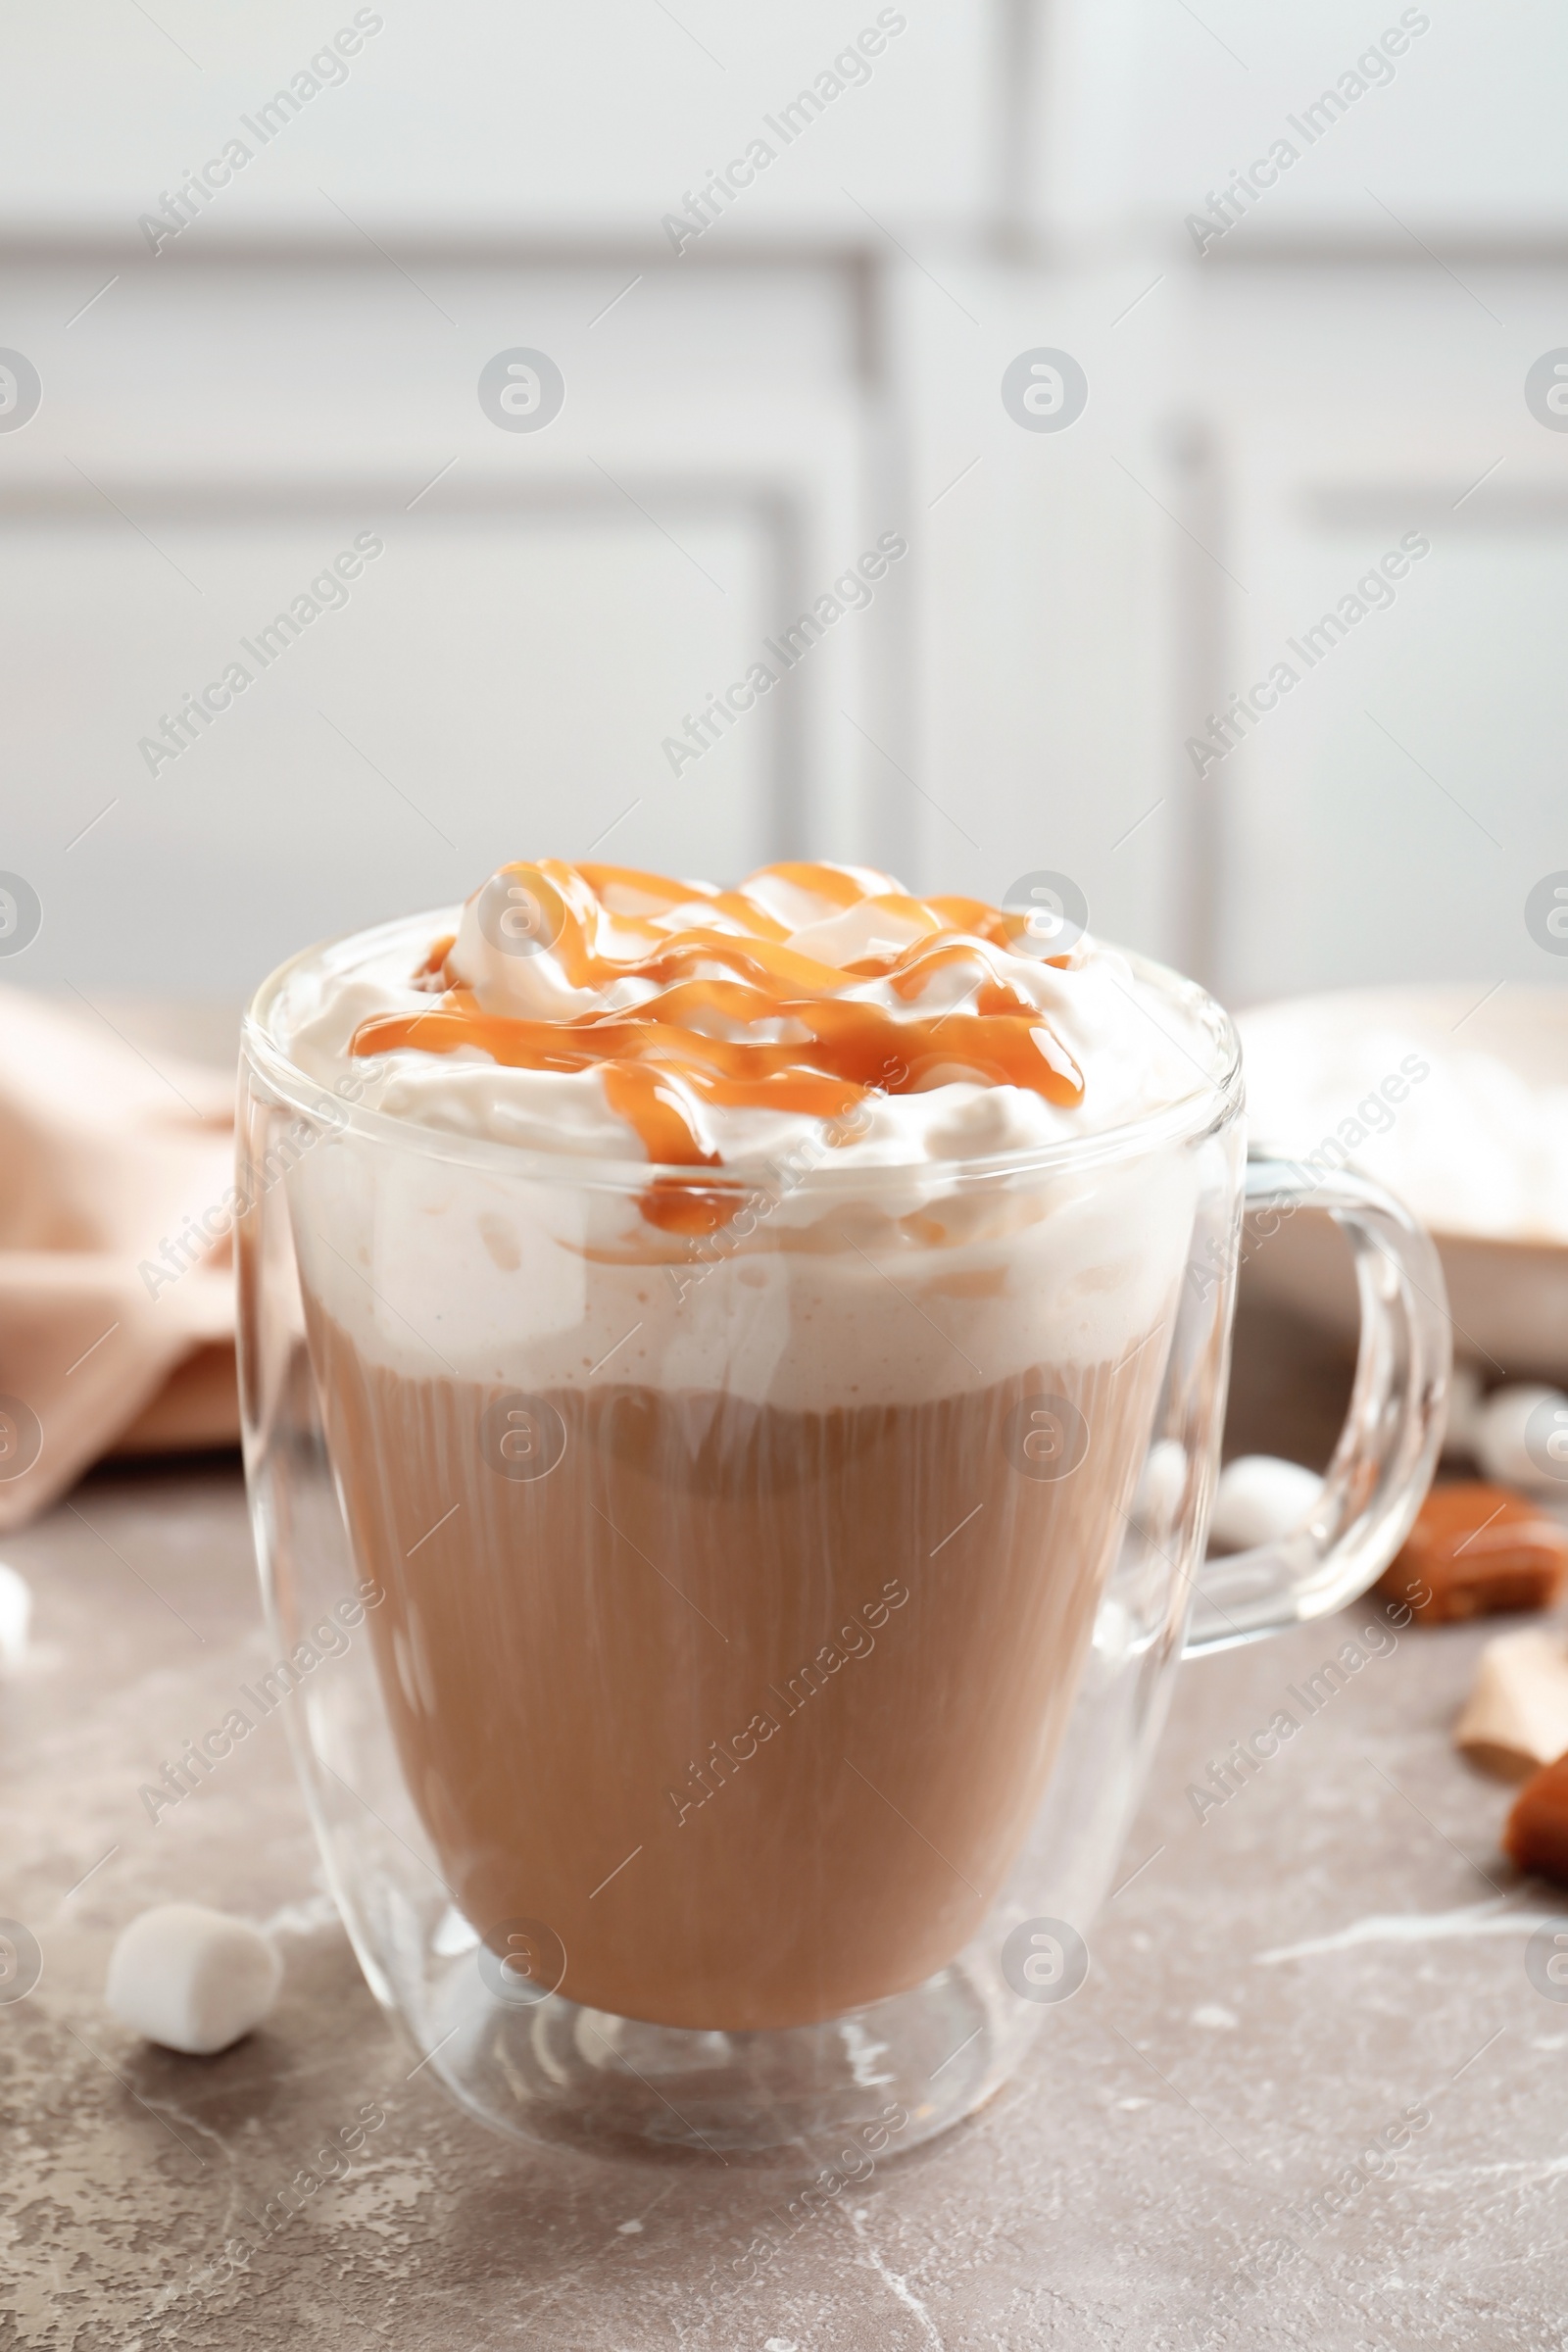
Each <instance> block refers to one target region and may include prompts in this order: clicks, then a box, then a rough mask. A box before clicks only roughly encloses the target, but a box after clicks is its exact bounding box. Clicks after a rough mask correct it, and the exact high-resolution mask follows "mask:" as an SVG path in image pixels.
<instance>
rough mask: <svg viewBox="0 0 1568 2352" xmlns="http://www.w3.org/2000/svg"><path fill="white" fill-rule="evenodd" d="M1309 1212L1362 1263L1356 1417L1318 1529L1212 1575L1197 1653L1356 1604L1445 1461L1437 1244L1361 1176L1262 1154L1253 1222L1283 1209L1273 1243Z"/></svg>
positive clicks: (1254, 1183) (1444, 1313) (1259, 1548)
mask: <svg viewBox="0 0 1568 2352" xmlns="http://www.w3.org/2000/svg"><path fill="white" fill-rule="evenodd" d="M1305 1207H1311V1208H1326V1209H1327V1210H1328V1211H1329V1212H1330V1214H1331V1215H1332V1216H1333V1218H1334V1219H1335V1222H1336V1223H1337V1224H1339V1225H1340V1226H1342V1227H1343V1228H1344V1230H1345V1232H1346V1233H1347V1235H1348V1237H1349V1243H1350V1249H1351V1251H1352V1254H1353V1256H1354V1260H1355V1277H1356V1288H1357V1290H1358V1291H1359V1293H1360V1299H1361V1339H1360V1346H1359V1348H1358V1350H1357V1354H1356V1362H1355V1386H1354V1388H1353V1390H1352V1391H1351V1395H1350V1409H1349V1411H1348V1415H1347V1416H1346V1422H1345V1427H1344V1429H1343V1430H1342V1431H1341V1433H1340V1442H1339V1445H1338V1446H1336V1447H1335V1449H1334V1459H1333V1460H1332V1462H1331V1463H1330V1464H1329V1467H1328V1473H1327V1476H1326V1478H1325V1481H1324V1486H1323V1493H1322V1495H1321V1496H1320V1498H1319V1500H1318V1503H1317V1505H1316V1507H1315V1509H1314V1510H1313V1512H1312V1516H1311V1518H1310V1519H1309V1520H1308V1521H1307V1522H1306V1524H1305V1526H1304V1527H1299V1528H1296V1529H1294V1530H1293V1531H1292V1533H1291V1534H1289V1535H1287V1536H1282V1537H1280V1538H1279V1539H1278V1540H1277V1541H1276V1542H1274V1543H1272V1544H1257V1545H1255V1546H1254V1547H1253V1548H1252V1549H1251V1550H1250V1551H1238V1552H1233V1553H1231V1554H1230V1555H1229V1557H1227V1558H1224V1559H1218V1560H1209V1561H1207V1562H1205V1563H1203V1564H1202V1565H1201V1567H1200V1569H1199V1571H1198V1574H1197V1575H1196V1576H1195V1578H1194V1600H1193V1613H1192V1618H1191V1622H1190V1625H1189V1630H1188V1636H1187V1647H1186V1650H1185V1652H1184V1655H1186V1656H1187V1657H1194V1656H1197V1655H1199V1654H1201V1652H1203V1651H1205V1650H1212V1649H1226V1648H1229V1647H1230V1646H1231V1645H1232V1644H1234V1643H1236V1642H1254V1641H1256V1640H1258V1639H1259V1637H1260V1636H1262V1635H1264V1634H1275V1633H1283V1632H1284V1631H1285V1630H1286V1628H1287V1627H1289V1626H1293V1625H1302V1624H1305V1623H1306V1622H1307V1621H1308V1620H1309V1619H1311V1618H1314V1617H1324V1616H1327V1615H1328V1613H1329V1611H1330V1610H1332V1609H1340V1608H1343V1607H1344V1606H1345V1604H1346V1602H1347V1601H1349V1600H1354V1599H1355V1598H1356V1597H1357V1596H1358V1594H1360V1593H1364V1592H1365V1591H1366V1589H1367V1587H1368V1586H1369V1585H1370V1584H1371V1583H1372V1582H1373V1581H1374V1579H1375V1578H1377V1577H1378V1576H1380V1575H1381V1574H1382V1572H1383V1570H1384V1569H1385V1568H1386V1567H1387V1566H1388V1564H1389V1562H1390V1560H1391V1559H1393V1557H1394V1555H1395V1553H1396V1552H1397V1549H1398V1548H1399V1545H1400V1544H1402V1543H1403V1541H1404V1539H1405V1537H1406V1535H1407V1534H1408V1533H1409V1530H1410V1523H1411V1521H1412V1520H1413V1519H1414V1517H1415V1515H1416V1512H1417V1510H1418V1509H1419V1508H1420V1505H1421V1500H1422V1497H1423V1496H1424V1495H1425V1494H1426V1491H1427V1488H1428V1486H1429V1485H1430V1483H1431V1479H1432V1473H1433V1471H1434V1469H1435V1468H1436V1466H1437V1459H1438V1448H1439V1446H1441V1444H1442V1442H1443V1426H1444V1419H1445V1407H1446V1398H1447V1389H1448V1370H1449V1363H1450V1356H1451V1346H1450V1337H1449V1328H1448V1302H1447V1292H1446V1288H1445V1285H1444V1280H1443V1268H1442V1266H1441V1265H1440V1264H1439V1262H1438V1253H1437V1250H1436V1249H1435V1248H1434V1247H1433V1243H1432V1239H1431V1236H1430V1235H1429V1234H1428V1233H1427V1232H1426V1231H1425V1229H1424V1228H1423V1227H1422V1226H1420V1225H1418V1224H1417V1223H1416V1220H1415V1219H1414V1217H1412V1216H1411V1214H1410V1212H1409V1210H1408V1209H1406V1208H1404V1207H1403V1206H1402V1205H1401V1204H1400V1202H1399V1201H1397V1200H1396V1199H1395V1198H1394V1196H1393V1194H1392V1193H1387V1192H1385V1191H1384V1189H1383V1187H1382V1186H1381V1185H1380V1184H1374V1183H1373V1182H1372V1180H1371V1178H1370V1177H1367V1176H1363V1175H1361V1174H1360V1173H1359V1172H1358V1171H1357V1170H1356V1169H1354V1168H1343V1169H1341V1170H1340V1171H1339V1173H1338V1174H1337V1175H1334V1176H1330V1177H1328V1178H1326V1179H1322V1180H1319V1179H1316V1178H1314V1177H1313V1176H1312V1175H1311V1174H1310V1172H1309V1171H1307V1170H1304V1169H1302V1168H1301V1167H1300V1166H1299V1165H1298V1164H1297V1163H1296V1162H1295V1161H1293V1160H1288V1159H1286V1158H1284V1157H1283V1156H1282V1155H1281V1154H1278V1153H1275V1152H1264V1151H1253V1152H1249V1154H1248V1166H1247V1185H1246V1193H1245V1214H1246V1215H1247V1216H1249V1217H1252V1216H1257V1215H1259V1214H1261V1215H1263V1216H1264V1217H1265V1219H1266V1217H1267V1216H1268V1214H1269V1213H1270V1212H1277V1213H1276V1221H1275V1223H1274V1224H1273V1225H1271V1226H1268V1227H1267V1229H1266V1232H1265V1234H1264V1236H1263V1239H1264V1241H1265V1242H1266V1240H1267V1239H1268V1236H1269V1235H1271V1234H1272V1233H1275V1232H1277V1231H1278V1229H1279V1224H1280V1223H1281V1222H1283V1220H1284V1219H1285V1218H1286V1217H1290V1216H1294V1215H1295V1213H1296V1211H1297V1209H1299V1208H1305ZM1208 1499H1209V1498H1205V1502H1204V1508H1203V1511H1202V1513H1201V1520H1200V1527H1201V1531H1203V1532H1204V1533H1206V1529H1207V1524H1208V1507H1207V1505H1208Z"/></svg>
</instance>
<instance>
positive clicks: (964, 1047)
mask: <svg viewBox="0 0 1568 2352" xmlns="http://www.w3.org/2000/svg"><path fill="white" fill-rule="evenodd" d="M764 871H765V874H766V875H768V876H773V877H777V878H779V879H781V880H783V881H785V882H788V883H792V884H794V885H795V886H797V887H798V888H799V889H800V890H802V891H804V892H806V893H809V895H810V896H811V897H812V898H814V899H815V900H816V901H818V902H819V903H823V904H825V905H826V907H828V908H829V909H830V910H831V909H837V910H846V909H848V908H850V907H855V906H857V905H858V904H859V903H860V902H861V901H862V900H865V899H867V898H871V901H872V904H873V905H874V906H875V907H876V908H877V910H878V911H879V912H882V913H885V914H886V915H887V916H888V917H889V918H890V921H891V922H893V923H898V924H902V925H905V926H907V925H908V924H910V923H917V924H918V925H919V926H920V936H919V937H917V938H915V939H913V940H911V941H910V942H909V943H908V944H907V945H906V946H904V947H896V946H892V945H889V946H888V947H887V948H886V949H879V950H878V951H877V952H875V953H872V954H869V955H867V956H862V957H860V958H859V959H858V961H856V962H854V963H851V964H847V965H845V966H843V967H840V966H838V965H835V964H828V963H822V962H819V961H818V960H817V959H816V958H815V957H813V956H808V955H804V954H802V953H801V952H800V951H799V950H798V949H796V948H793V947H791V946H790V945H789V941H790V936H791V934H790V930H789V927H788V926H787V925H786V924H784V923H783V922H781V921H780V920H779V919H778V917H777V916H776V915H774V914H772V913H770V912H769V911H768V909H767V907H765V906H764V905H762V904H761V902H760V900H759V899H757V898H755V897H753V896H752V895H751V889H750V885H748V884H742V885H741V887H740V888H739V889H738V890H728V891H719V890H714V889H712V888H711V886H710V885H707V884H701V883H683V882H676V881H672V880H670V879H669V878H668V877H666V876H664V875H660V874H645V873H640V872H637V871H634V870H633V869H631V868H628V867H623V866H610V865H577V866H573V865H567V864H564V863H563V862H561V861H558V860H556V859H547V860H544V861H542V862H540V863H539V864H536V865H524V864H517V865H510V866H504V867H503V868H502V869H501V872H500V874H499V875H496V876H493V877H492V879H491V881H490V882H488V883H486V885H485V890H486V891H490V892H496V891H497V890H498V886H499V898H498V899H496V900H494V901H492V909H493V912H492V921H495V920H499V921H500V922H501V924H502V926H503V928H505V927H506V925H507V922H508V920H509V919H512V920H514V921H517V920H519V919H520V928H517V929H514V930H513V931H512V932H511V933H510V937H512V938H515V939H518V940H520V941H521V942H522V943H523V944H524V952H526V943H527V942H528V941H529V940H530V939H536V940H537V941H538V943H539V950H540V952H544V951H546V950H548V952H549V953H550V954H552V955H553V956H554V958H555V962H556V965H557V967H558V968H559V970H560V971H561V973H562V974H563V976H564V979H565V980H566V981H567V983H568V984H569V985H570V986H571V987H572V988H574V989H596V990H603V989H605V988H607V987H609V986H610V985H611V984H612V983H613V982H615V981H624V980H627V979H636V980H638V981H641V982H644V983H649V984H652V988H653V994H651V995H650V996H648V997H647V998H646V999H645V1000H644V1001H643V1002H642V1003H640V1004H636V1005H625V1006H622V1007H619V1008H618V1009H617V1008H610V1009H606V1008H603V1007H600V1008H595V1009H592V1010H589V1011H586V1012H582V1013H576V1014H571V1015H568V1016H567V1017H565V1018H564V1019H560V1020H527V1019H523V1018H520V1017H518V1016H517V1015H515V1014H513V1013H508V1012H495V1011H490V1010H487V1009H486V1008H485V1007H484V1006H483V1005H481V1004H480V1003H479V1000H478V998H477V997H476V995H475V994H474V992H473V990H472V989H471V988H469V987H466V986H465V985H464V984H463V982H462V981H461V980H460V979H459V978H458V977H457V975H456V974H455V973H454V971H453V970H452V964H451V956H452V950H453V947H454V946H455V944H456V943H455V941H454V940H452V939H451V938H443V939H439V940H436V941H435V942H434V943H433V944H432V947H431V950H430V953H429V955H428V956H427V957H426V958H425V961H424V962H423V963H422V964H421V965H420V966H419V968H418V970H417V972H416V973H415V974H414V975H413V977H414V980H415V984H416V985H417V986H418V987H420V988H424V989H426V990H428V991H429V992H430V993H431V994H432V995H434V996H437V997H438V1001H437V1002H436V1003H435V1004H433V1005H431V1006H430V1008H429V1010H428V1011H422V1012H417V1013H383V1014H377V1015H376V1016H374V1017H373V1018H371V1019H370V1020H368V1021H365V1022H362V1023H361V1025H360V1027H359V1029H358V1030H357V1031H356V1032H355V1035H354V1038H353V1040H352V1043H351V1047H350V1051H351V1052H352V1053H353V1054H387V1053H392V1052H394V1051H396V1050H397V1049H398V1048H400V1047H415V1048H417V1049H418V1050H419V1051H420V1052H422V1053H426V1054H452V1053H456V1052H457V1051H458V1050H459V1049H460V1048H464V1047H467V1048H475V1047H476V1048H478V1049H479V1050H480V1051H481V1052H483V1053H485V1054H489V1055H490V1057H491V1058H492V1060H494V1061H496V1062H498V1063H500V1064H502V1065H503V1066H504V1067H506V1068H509V1069H534V1070H583V1069H590V1068H597V1069H599V1070H600V1071H601V1072H602V1073H603V1081H604V1087H605V1093H606V1096H607V1098H608V1100H609V1102H610V1105H611V1107H612V1109H613V1111H614V1112H615V1113H616V1115H617V1116H618V1117H620V1118H622V1119H624V1120H625V1121H626V1123H627V1125H628V1126H630V1127H631V1128H633V1129H634V1130H635V1132H636V1134H637V1136H638V1139H639V1141H640V1142H641V1144H642V1146H643V1149H644V1151H645V1152H647V1154H648V1156H649V1158H650V1160H652V1161H655V1162H656V1163H659V1162H662V1163H663V1164H665V1165H667V1166H672V1167H692V1168H712V1167H717V1166H719V1165H720V1164H721V1157H720V1154H719V1153H718V1152H715V1151H713V1150H712V1149H711V1148H710V1146H709V1145H708V1144H707V1143H705V1141H704V1138H703V1120H702V1108H703V1105H704V1104H705V1103H714V1104H719V1105H724V1106H729V1105H744V1106H746V1107H748V1108H753V1109H778V1110H780V1111H793V1112H796V1113H803V1114H805V1115H806V1116H807V1117H809V1118H815V1119H822V1120H825V1121H828V1122H834V1121H843V1120H846V1119H853V1118H854V1116H855V1114H856V1112H857V1111H858V1108H859V1106H860V1105H861V1104H863V1103H866V1102H867V1101H868V1099H869V1098H870V1097H872V1096H873V1095H881V1094H891V1095H901V1094H911V1093H918V1092H920V1091H921V1090H922V1089H923V1088H926V1087H930V1086H935V1085H940V1084H942V1083H943V1082H944V1081H946V1080H948V1079H958V1078H967V1079H970V1080H976V1081H979V1082H980V1083H982V1084H990V1085H993V1086H1021V1087H1026V1088H1028V1089H1030V1090H1031V1091H1032V1092H1033V1093H1035V1094H1038V1095H1042V1096H1044V1097H1045V1099H1046V1100H1047V1101H1048V1102H1051V1103H1062V1104H1072V1103H1078V1102H1080V1101H1081V1100H1082V1097H1083V1076H1082V1073H1081V1072H1080V1071H1079V1069H1078V1068H1077V1065H1076V1064H1075V1063H1074V1061H1073V1059H1072V1057H1071V1055H1070V1054H1068V1053H1067V1051H1066V1049H1065V1048H1064V1047H1063V1045H1062V1044H1061V1042H1060V1040H1059V1039H1058V1038H1057V1037H1056V1036H1055V1034H1054V1031H1053V1030H1052V1028H1051V1026H1050V1023H1049V1022H1048V1021H1047V1019H1046V1017H1045V1015H1044V1014H1043V1013H1041V1012H1040V1011H1039V1010H1038V1009H1037V1008H1036V1007H1035V1005H1032V1004H1031V1003H1030V1001H1029V999H1028V998H1027V997H1026V996H1025V995H1024V994H1023V993H1022V991H1021V990H1020V989H1018V988H1017V987H1016V986H1014V985H1013V983H1012V982H1010V981H1009V980H1008V979H1007V978H1006V977H1005V975H1004V974H1003V973H1002V971H1001V970H1000V969H999V967H998V962H997V957H996V954H995V953H994V951H997V950H1003V951H1009V950H1013V949H1015V947H1016V944H1017V942H1018V941H1019V939H1020V938H1021V937H1022V936H1023V935H1024V933H1025V929H1026V918H1025V917H1024V916H1022V915H1015V914H1008V913H1005V912H1003V911H1001V910H1000V909H999V908H997V907H988V906H987V905H986V904H985V903H984V901H982V900H979V899H963V898H939V899H924V900H921V899H913V898H909V897H907V896H906V895H904V894H902V893H882V894H879V895H873V894H871V893H868V892H867V891H866V890H865V889H864V888H863V886H862V885H861V883H860V882H859V881H858V879H857V877H856V876H855V875H854V874H851V873H847V872H845V870H844V869H843V868H842V867H840V866H833V865H810V864H790V865H775V866H770V867H767V868H766V869H764ZM762 878H763V877H762V876H758V877H756V879H758V880H760V879H762ZM513 902H516V903H517V907H520V908H521V910H522V912H521V916H520V918H519V917H518V913H517V907H515V906H514V904H513ZM699 910H700V913H701V915H702V916H703V917H705V918H707V919H705V920H693V919H692V918H693V915H694V913H696V912H698V911H699ZM818 919H828V918H826V917H820V918H818ZM480 923H481V928H482V929H485V931H486V936H487V937H491V938H493V937H494V932H493V929H491V928H488V927H487V926H486V921H485V913H484V909H483V908H482V907H481V909H480ZM672 926H674V927H672ZM1049 960H1051V961H1052V962H1054V963H1058V964H1065V963H1067V962H1068V961H1069V960H1070V958H1069V957H1067V956H1053V957H1051V958H1050V959H1049ZM949 968H958V969H961V970H963V971H964V972H965V973H966V974H972V976H973V977H972V982H971V985H970V986H969V988H968V989H967V991H966V992H965V994H964V995H963V996H962V997H961V998H960V999H959V1000H958V1002H957V1003H956V1004H955V1005H952V1006H951V1007H950V1008H949V1009H948V1010H947V1011H945V1012H941V1013H936V1014H932V1015H930V1016H922V1015H920V1014H917V1013H900V1012H898V1011H895V1010H893V1009H892V1008H890V1007H889V1006H887V1005H882V1004H878V1003H875V1002H873V1001H869V1000H867V999H866V998H865V997H862V996H857V995H855V994H853V993H852V992H853V991H854V990H855V988H856V986H857V984H863V983H864V982H865V981H867V980H884V981H886V982H887V983H888V984H889V986H890V988H891V993H892V994H893V996H894V997H895V998H896V999H898V1000H899V1001H900V1002H901V1003H902V1004H903V1005H912V1004H914V1003H915V1002H916V1001H917V1000H918V999H919V998H920V997H921V996H922V995H923V994H924V993H925V991H926V989H927V988H928V986H929V985H930V983H931V980H932V977H933V975H934V974H936V973H938V972H940V971H943V970H945V969H949ZM748 1030H750V1031H753V1032H754V1033H755V1034H753V1035H747V1034H745V1032H746V1031H748ZM715 1031H717V1032H718V1034H714V1032H715ZM737 1032H738V1033H739V1034H737ZM831 1132H832V1130H831V1126H830V1129H829V1133H830V1136H831ZM740 1205H741V1198H740V1196H739V1195H737V1194H736V1193H734V1192H733V1191H724V1192H717V1191H703V1190H702V1189H700V1188H694V1187H692V1186H690V1185H688V1184H685V1183H670V1182H669V1181H668V1180H665V1181H663V1182H659V1181H656V1182H655V1183H654V1184H653V1185H652V1186H651V1188H650V1190H649V1192H648V1193H647V1194H646V1195H645V1196H644V1200H643V1214H644V1215H645V1217H647V1218H648V1219H649V1221H650V1222H651V1223H653V1224H656V1225H660V1226H663V1227H665V1228H666V1229H668V1230H671V1231H679V1232H686V1233H693V1232H711V1231H713V1230H714V1229H715V1228H716V1227H717V1226H719V1225H722V1224H724V1223H726V1222H727V1221H728V1219H729V1217H730V1216H732V1215H733V1214H735V1213H736V1211H737V1210H738V1208H739V1207H740Z"/></svg>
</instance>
